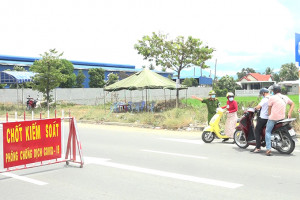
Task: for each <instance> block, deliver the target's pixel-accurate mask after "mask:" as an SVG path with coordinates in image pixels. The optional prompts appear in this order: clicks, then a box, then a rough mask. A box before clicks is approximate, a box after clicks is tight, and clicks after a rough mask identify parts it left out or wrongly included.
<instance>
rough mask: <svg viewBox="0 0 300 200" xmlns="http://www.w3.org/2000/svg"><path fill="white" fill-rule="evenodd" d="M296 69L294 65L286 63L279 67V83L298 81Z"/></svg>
mask: <svg viewBox="0 0 300 200" xmlns="http://www.w3.org/2000/svg"><path fill="white" fill-rule="evenodd" d="M298 76H299V75H298V68H297V67H296V65H295V63H287V64H284V65H282V66H281V68H280V72H279V77H280V81H295V80H298V79H299V77H298Z"/></svg>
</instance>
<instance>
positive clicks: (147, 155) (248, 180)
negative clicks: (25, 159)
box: [0, 124, 300, 200]
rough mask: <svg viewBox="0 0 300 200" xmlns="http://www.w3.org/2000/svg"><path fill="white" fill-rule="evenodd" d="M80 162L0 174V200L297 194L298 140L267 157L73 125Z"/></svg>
mask: <svg viewBox="0 0 300 200" xmlns="http://www.w3.org/2000/svg"><path fill="white" fill-rule="evenodd" d="M78 128H79V134H80V139H81V142H82V148H83V155H84V161H85V165H84V167H83V168H79V166H78V165H77V164H71V165H69V166H67V165H65V164H64V163H61V164H55V165H50V166H43V167H37V168H32V169H26V170H20V171H15V172H11V173H4V174H3V173H2V174H0V199H1V200H10V199H14V200H15V199H22V200H27V199H28V200H29V199H30V200H33V199H43V200H46V199H85V200H86V199H105V200H106V199H109V200H110V199H113V200H119V199H122V200H141V199H151V200H152V199H155V200H159V199H171V200H174V199H180V200H182V199H188V200H193V199H197V200H198V199H208V200H210V199H213V200H216V199H222V200H226V199H230V200H234V199H237V200H248V199H249V200H250V199H251V200H253V199H256V200H260V199H262V200H263V199H266V200H269V199H272V200H276V199H278V200H285V199H286V200H293V199H295V200H296V199H297V200H299V199H300V192H299V189H300V145H299V142H297V143H296V150H295V151H294V152H293V154H291V155H281V154H279V153H277V152H274V153H273V156H271V157H267V156H265V155H264V151H265V150H264V151H263V153H259V154H254V153H250V150H251V149H252V148H253V147H248V149H246V150H244V149H240V148H238V147H237V146H236V145H234V144H224V143H221V141H220V140H215V141H214V142H213V143H211V144H204V143H203V142H202V140H201V134H200V133H195V132H191V133H189V132H184V133H183V132H172V131H163V130H150V129H139V128H129V127H116V126H104V125H86V124H78Z"/></svg>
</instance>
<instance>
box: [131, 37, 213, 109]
mask: <svg viewBox="0 0 300 200" xmlns="http://www.w3.org/2000/svg"><path fill="white" fill-rule="evenodd" d="M202 44H203V42H202V41H201V40H200V39H196V38H193V37H191V36H189V37H188V38H187V39H185V38H184V37H183V36H178V37H176V38H175V39H174V40H168V38H167V35H164V34H160V33H159V34H156V33H155V32H153V33H152V36H147V35H146V36H144V37H143V38H142V40H139V41H138V43H137V44H135V45H134V48H135V49H136V50H137V51H138V54H141V55H142V56H143V57H144V60H147V61H148V62H155V64H156V66H162V67H163V68H169V69H172V70H174V71H176V72H177V78H178V79H180V73H181V71H182V70H183V69H185V68H188V67H191V66H194V65H196V66H200V67H201V68H205V67H206V65H204V63H205V61H206V60H208V59H210V58H211V57H212V53H213V51H214V49H213V48H210V47H208V46H207V45H202ZM178 101H179V90H178V89H177V92H176V107H178Z"/></svg>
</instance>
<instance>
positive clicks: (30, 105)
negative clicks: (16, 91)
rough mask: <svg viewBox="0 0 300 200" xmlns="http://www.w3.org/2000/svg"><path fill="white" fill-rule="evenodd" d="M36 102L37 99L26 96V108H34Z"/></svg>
mask: <svg viewBox="0 0 300 200" xmlns="http://www.w3.org/2000/svg"><path fill="white" fill-rule="evenodd" d="M37 102H38V99H34V98H32V97H30V96H28V97H27V107H26V108H27V110H31V109H33V108H36V104H37Z"/></svg>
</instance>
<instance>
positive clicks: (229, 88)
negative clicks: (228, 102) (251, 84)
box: [213, 75, 241, 96]
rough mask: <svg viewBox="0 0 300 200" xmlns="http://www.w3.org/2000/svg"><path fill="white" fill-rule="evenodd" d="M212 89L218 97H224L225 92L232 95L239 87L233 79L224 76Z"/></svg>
mask: <svg viewBox="0 0 300 200" xmlns="http://www.w3.org/2000/svg"><path fill="white" fill-rule="evenodd" d="M213 88H214V90H215V91H216V93H217V95H218V96H225V95H226V93H227V92H233V93H234V92H235V90H236V89H240V88H241V87H240V86H239V85H238V84H237V83H236V82H235V80H234V78H233V77H231V76H228V75H226V76H223V77H222V78H221V79H219V80H218V81H217V82H216V83H215V84H214V87H213Z"/></svg>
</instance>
